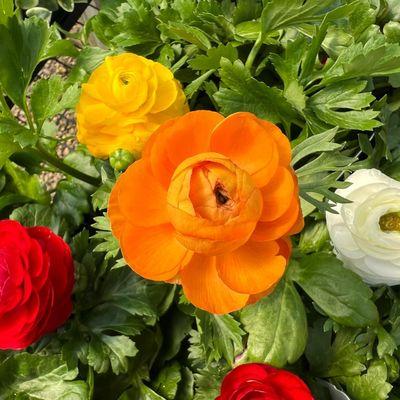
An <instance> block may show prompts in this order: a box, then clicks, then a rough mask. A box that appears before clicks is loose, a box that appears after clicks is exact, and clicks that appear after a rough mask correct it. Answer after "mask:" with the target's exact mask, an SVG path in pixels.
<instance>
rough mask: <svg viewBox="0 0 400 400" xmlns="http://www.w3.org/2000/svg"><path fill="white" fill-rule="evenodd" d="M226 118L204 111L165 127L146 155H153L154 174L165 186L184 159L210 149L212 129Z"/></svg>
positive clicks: (183, 117) (147, 149)
mask: <svg viewBox="0 0 400 400" xmlns="http://www.w3.org/2000/svg"><path fill="white" fill-rule="evenodd" d="M223 119H224V118H223V116H222V115H220V114H218V113H216V112H214V111H206V110H202V111H192V112H189V113H187V114H185V115H183V116H182V117H180V118H176V119H174V120H173V121H169V122H167V123H166V124H164V125H161V127H160V128H159V129H158V130H157V131H156V133H155V136H154V138H153V139H152V140H151V142H150V144H149V145H148V146H146V150H145V153H144V154H145V155H146V156H147V155H148V154H149V153H150V158H151V166H152V170H153V172H154V175H155V176H156V177H157V179H158V180H159V181H160V182H161V183H162V184H163V185H164V187H168V185H169V182H170V179H171V177H172V175H173V173H174V171H175V169H176V167H177V166H178V165H179V164H180V163H181V162H182V161H183V160H185V159H187V158H189V157H191V156H193V155H195V154H198V153H203V152H207V151H208V150H209V143H210V137H211V133H212V130H213V128H214V127H215V126H216V125H217V124H218V123H219V122H221V121H222V120H223Z"/></svg>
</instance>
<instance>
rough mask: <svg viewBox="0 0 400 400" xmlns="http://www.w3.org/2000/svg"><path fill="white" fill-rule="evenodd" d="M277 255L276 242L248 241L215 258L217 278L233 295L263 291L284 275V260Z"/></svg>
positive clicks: (277, 246)
mask: <svg viewBox="0 0 400 400" xmlns="http://www.w3.org/2000/svg"><path fill="white" fill-rule="evenodd" d="M278 252H279V245H278V243H277V242H274V241H272V242H252V241H249V242H247V243H246V244H245V245H243V246H241V247H239V248H238V249H237V250H235V251H233V252H231V253H225V254H222V255H220V256H217V260H216V266H217V270H218V274H219V276H220V278H221V279H222V280H223V282H224V283H225V284H226V285H227V286H229V287H230V288H231V289H232V290H234V291H236V292H239V293H247V294H257V293H260V292H264V291H267V290H268V289H270V288H272V287H274V286H275V285H276V284H277V282H279V280H280V279H281V278H282V276H283V274H284V272H285V268H286V259H285V257H283V256H281V255H278Z"/></svg>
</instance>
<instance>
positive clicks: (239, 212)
mask: <svg viewBox="0 0 400 400" xmlns="http://www.w3.org/2000/svg"><path fill="white" fill-rule="evenodd" d="M290 158H291V153H290V145H289V141H288V139H287V138H286V136H285V135H283V133H282V132H281V131H280V130H279V129H278V128H277V127H276V126H275V125H273V124H271V123H269V122H266V121H263V120H261V119H258V118H256V117H255V116H254V115H253V114H250V113H237V114H233V115H231V116H230V117H228V118H226V119H225V118H224V117H223V116H222V115H220V114H218V113H216V112H212V111H195V112H190V113H188V114H186V115H184V116H183V117H180V118H177V119H175V120H171V121H169V122H167V123H165V124H164V125H162V126H161V127H160V128H159V129H158V130H157V132H156V133H154V135H153V136H152V137H151V139H150V140H149V142H148V143H147V145H146V147H145V149H144V152H143V158H142V159H141V160H139V161H137V162H135V163H134V164H132V165H131V166H130V167H129V168H128V169H127V170H126V172H125V173H124V174H122V175H121V176H120V178H119V179H118V181H117V183H116V185H115V187H114V189H113V191H112V193H111V198H110V203H109V209H108V215H109V217H110V220H111V226H112V230H113V233H114V235H115V236H116V237H117V238H118V239H119V241H120V245H121V249H122V253H123V255H124V257H125V260H126V261H127V263H128V264H129V265H130V266H131V267H132V269H133V270H134V271H136V272H137V273H138V274H139V275H142V276H143V277H145V278H148V279H152V280H158V281H163V280H164V281H173V282H181V284H182V285H183V290H184V292H185V294H186V296H187V298H188V299H189V300H190V301H191V302H192V303H193V304H194V305H196V306H197V307H199V308H202V309H204V310H207V311H210V312H213V313H221V314H222V313H227V312H231V311H234V310H238V309H240V308H242V307H243V306H245V305H246V304H248V303H249V302H254V301H255V300H257V299H258V298H260V297H261V296H262V295H264V294H266V293H268V292H270V291H271V290H273V288H274V287H275V285H276V284H277V282H278V281H279V280H280V278H281V277H282V275H283V273H284V271H285V267H286V264H287V259H288V257H289V253H290V242H289V240H288V236H289V235H291V234H293V233H296V232H298V231H299V230H300V229H301V228H302V226H303V217H302V214H301V210H300V206H299V197H298V185H297V180H296V177H295V175H294V173H293V170H292V168H291V167H290Z"/></svg>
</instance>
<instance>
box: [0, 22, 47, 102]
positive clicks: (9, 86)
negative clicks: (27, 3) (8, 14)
mask: <svg viewBox="0 0 400 400" xmlns="http://www.w3.org/2000/svg"><path fill="white" fill-rule="evenodd" d="M48 39H49V29H48V24H47V22H45V21H44V20H42V19H39V18H35V17H32V18H27V19H24V20H23V21H20V20H19V19H18V18H17V17H12V18H9V19H8V20H7V22H6V24H4V25H0V82H1V84H2V86H3V88H4V90H5V91H6V93H7V95H8V96H9V97H10V98H11V100H12V101H13V102H14V103H15V104H17V105H18V106H19V107H21V108H23V107H24V96H25V90H26V88H27V86H28V84H29V82H30V80H31V78H32V73H33V71H34V69H35V68H36V66H37V64H38V63H39V61H40V59H41V57H42V55H43V53H44V51H45V48H46V45H47V42H48Z"/></svg>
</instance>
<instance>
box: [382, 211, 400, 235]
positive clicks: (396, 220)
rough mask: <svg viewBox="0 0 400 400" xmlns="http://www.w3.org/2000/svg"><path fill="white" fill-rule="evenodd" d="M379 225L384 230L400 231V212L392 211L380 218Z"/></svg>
mask: <svg viewBox="0 0 400 400" xmlns="http://www.w3.org/2000/svg"><path fill="white" fill-rule="evenodd" d="M379 226H380V228H381V230H382V231H383V232H400V212H391V213H387V214H385V215H382V216H381V217H380V218H379Z"/></svg>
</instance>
